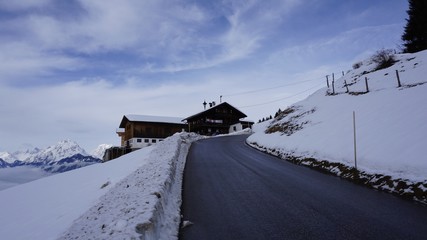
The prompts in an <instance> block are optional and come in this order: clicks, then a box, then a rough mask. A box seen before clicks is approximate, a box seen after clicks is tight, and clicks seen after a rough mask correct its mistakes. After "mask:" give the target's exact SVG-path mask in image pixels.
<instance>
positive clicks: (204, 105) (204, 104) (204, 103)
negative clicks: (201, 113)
mask: <svg viewBox="0 0 427 240" xmlns="http://www.w3.org/2000/svg"><path fill="white" fill-rule="evenodd" d="M206 104H207V103H206V100H205V101H204V102H203V107H204V108H205V110H206Z"/></svg>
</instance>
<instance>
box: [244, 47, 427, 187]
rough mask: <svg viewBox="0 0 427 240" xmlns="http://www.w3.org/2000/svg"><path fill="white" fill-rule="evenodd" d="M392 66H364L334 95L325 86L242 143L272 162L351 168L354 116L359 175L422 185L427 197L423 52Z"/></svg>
mask: <svg viewBox="0 0 427 240" xmlns="http://www.w3.org/2000/svg"><path fill="white" fill-rule="evenodd" d="M396 60H398V61H397V62H396V63H395V64H394V65H393V66H391V67H389V68H386V69H382V70H379V71H374V69H375V64H374V63H372V62H370V61H369V60H367V61H364V62H363V63H362V65H361V66H360V68H357V69H354V70H352V71H349V72H348V73H347V74H346V75H345V76H343V77H341V78H339V79H337V80H336V81H335V95H332V94H331V93H332V91H333V90H332V86H330V87H329V89H328V88H326V87H325V88H322V89H320V90H318V91H317V92H315V93H314V94H312V95H311V96H309V97H308V98H307V99H305V100H303V101H301V102H298V103H295V104H293V105H292V106H290V107H289V108H287V109H286V110H284V111H282V113H280V114H279V115H278V117H277V118H275V119H273V120H271V121H267V122H263V123H260V124H257V125H255V126H254V131H255V134H253V135H252V136H251V137H249V139H248V142H249V143H251V144H252V145H253V146H256V147H258V148H260V149H263V150H265V151H268V152H270V153H273V154H276V155H281V156H285V155H287V156H294V157H295V156H296V157H299V158H314V159H317V160H326V161H328V162H335V163H341V164H344V165H346V166H349V167H352V166H354V165H355V163H354V145H353V111H355V114H356V137H357V165H358V169H359V170H361V171H363V172H365V173H368V174H381V175H385V176H390V177H392V178H393V179H404V180H406V181H409V182H413V183H420V182H421V183H424V185H419V188H421V189H423V188H425V190H427V188H426V187H427V158H426V156H427V148H426V143H427V140H426V135H427V121H426V120H427V110H426V109H427V108H426V106H425V105H426V104H427V84H425V83H427V51H423V52H419V53H416V54H401V55H396ZM396 70H397V71H398V73H399V77H400V81H401V84H402V86H401V87H398V82H397V76H396ZM365 77H367V78H368V87H369V92H366V83H365ZM345 83H347V84H348V90H349V92H348V93H346V92H347V88H346V87H345ZM325 85H326V83H325ZM331 171H332V172H334V171H338V170H337V169H335V170H334V169H332V170H331ZM387 187H388V186H384V188H387ZM391 187H393V186H391ZM406 191H411V189H406Z"/></svg>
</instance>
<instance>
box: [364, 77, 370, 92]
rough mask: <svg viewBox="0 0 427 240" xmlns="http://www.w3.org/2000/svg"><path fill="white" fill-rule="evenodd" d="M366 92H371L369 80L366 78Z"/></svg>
mask: <svg viewBox="0 0 427 240" xmlns="http://www.w3.org/2000/svg"><path fill="white" fill-rule="evenodd" d="M365 85H366V92H369V86H368V78H367V77H365Z"/></svg>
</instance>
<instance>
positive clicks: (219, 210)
mask: <svg viewBox="0 0 427 240" xmlns="http://www.w3.org/2000/svg"><path fill="white" fill-rule="evenodd" d="M246 137H247V136H233V137H220V138H212V139H207V140H202V141H198V142H196V143H194V144H193V146H192V147H191V149H190V153H189V155H188V159H187V165H186V169H185V173H184V189H183V204H182V214H183V219H184V220H189V221H191V222H193V223H194V224H193V225H190V226H188V227H185V228H184V229H181V231H180V234H179V238H180V239H182V240H208V239H215V240H221V239H234V240H236V239H257V240H260V239H293V240H295V239H364V240H366V239H376V240H377V239H423V240H425V239H427V207H425V206H422V205H420V204H416V203H413V202H411V201H407V200H402V199H400V198H397V197H395V196H393V195H391V194H387V193H382V192H377V191H375V190H372V189H368V188H365V187H363V186H359V185H356V184H353V183H350V182H348V181H345V180H341V179H339V178H337V177H333V176H330V175H326V174H323V173H319V172H317V171H314V170H311V169H309V168H306V167H302V166H297V165H293V164H291V163H288V162H286V161H283V160H280V159H278V158H275V157H271V156H269V155H266V154H264V153H261V152H258V151H256V150H254V149H252V148H250V147H249V146H247V145H245V143H244V142H245V139H246Z"/></svg>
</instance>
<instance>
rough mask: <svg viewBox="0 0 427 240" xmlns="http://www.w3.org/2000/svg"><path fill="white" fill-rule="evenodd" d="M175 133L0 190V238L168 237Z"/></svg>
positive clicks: (179, 143) (175, 217) (172, 219)
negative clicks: (119, 154)
mask: <svg viewBox="0 0 427 240" xmlns="http://www.w3.org/2000/svg"><path fill="white" fill-rule="evenodd" d="M198 138H199V137H198V136H197V135H194V134H188V133H181V134H175V135H174V136H172V137H170V138H168V139H165V141H163V142H160V143H158V144H156V145H153V146H150V147H147V148H143V149H140V150H138V151H135V152H132V153H129V154H127V155H124V156H122V157H120V158H118V159H115V160H113V161H109V162H106V163H103V164H95V165H91V166H88V167H84V168H80V169H76V170H73V171H69V172H65V173H61V174H57V175H53V176H49V177H46V178H42V179H39V180H36V181H33V182H29V183H26V184H22V185H19V186H16V187H12V188H9V189H6V190H3V191H0V205H1V206H2V210H1V214H0V236H1V239H17V240H19V239H35V240H37V239H40V240H49V239H72V238H75V237H79V239H118V238H125V239H131V238H140V237H141V238H144V239H173V238H176V237H177V234H178V226H179V223H180V216H179V211H180V204H181V182H182V172H183V169H184V165H185V159H186V154H187V152H188V149H189V146H190V144H191V142H192V141H194V140H197V139H198Z"/></svg>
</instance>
